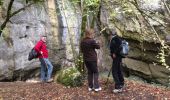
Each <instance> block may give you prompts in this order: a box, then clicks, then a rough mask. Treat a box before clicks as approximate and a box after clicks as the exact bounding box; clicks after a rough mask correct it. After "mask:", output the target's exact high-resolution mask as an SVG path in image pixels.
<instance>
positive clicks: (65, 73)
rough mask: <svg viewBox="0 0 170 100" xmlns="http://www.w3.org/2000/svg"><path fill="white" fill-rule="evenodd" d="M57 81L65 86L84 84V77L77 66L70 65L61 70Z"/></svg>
mask: <svg viewBox="0 0 170 100" xmlns="http://www.w3.org/2000/svg"><path fill="white" fill-rule="evenodd" d="M57 81H58V82H60V83H62V84H63V85H65V86H70V87H76V86H81V85H82V84H83V77H82V75H81V73H80V72H79V71H78V70H77V68H76V67H69V68H66V69H63V70H61V71H60V72H59V74H58V76H57Z"/></svg>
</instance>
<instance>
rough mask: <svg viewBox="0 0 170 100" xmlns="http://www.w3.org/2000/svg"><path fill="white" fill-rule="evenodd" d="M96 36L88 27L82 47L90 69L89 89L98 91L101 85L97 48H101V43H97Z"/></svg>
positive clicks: (86, 63)
mask: <svg viewBox="0 0 170 100" xmlns="http://www.w3.org/2000/svg"><path fill="white" fill-rule="evenodd" d="M93 38H94V30H93V29H90V28H88V29H86V31H85V37H84V38H83V40H82V41H81V44H80V49H81V52H82V53H83V60H84V62H85V65H86V68H87V71H88V90H89V91H92V90H94V91H95V92H98V91H100V90H101V87H100V86H99V81H98V77H99V72H98V66H97V53H96V51H95V49H100V45H99V43H96V41H95V40H94V39H93Z"/></svg>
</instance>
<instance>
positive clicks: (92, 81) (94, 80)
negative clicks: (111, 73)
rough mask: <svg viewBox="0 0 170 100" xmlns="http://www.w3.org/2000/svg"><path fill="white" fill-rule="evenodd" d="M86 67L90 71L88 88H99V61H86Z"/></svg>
mask: <svg viewBox="0 0 170 100" xmlns="http://www.w3.org/2000/svg"><path fill="white" fill-rule="evenodd" d="M85 65H86V67H87V70H88V86H89V88H95V89H96V88H99V82H98V77H99V72H98V67H97V61H85Z"/></svg>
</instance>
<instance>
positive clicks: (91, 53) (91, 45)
mask: <svg viewBox="0 0 170 100" xmlns="http://www.w3.org/2000/svg"><path fill="white" fill-rule="evenodd" d="M80 48H81V52H82V53H83V57H84V60H85V61H97V53H96V51H95V49H100V45H99V44H98V43H96V41H95V40H94V39H92V38H88V37H86V38H84V39H83V40H82V41H81V44H80Z"/></svg>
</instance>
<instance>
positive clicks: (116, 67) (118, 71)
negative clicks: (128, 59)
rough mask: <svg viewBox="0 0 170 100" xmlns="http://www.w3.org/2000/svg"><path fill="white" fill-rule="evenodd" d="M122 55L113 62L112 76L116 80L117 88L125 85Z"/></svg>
mask: <svg viewBox="0 0 170 100" xmlns="http://www.w3.org/2000/svg"><path fill="white" fill-rule="evenodd" d="M121 63H122V57H120V56H117V57H116V58H114V59H113V63H112V76H113V79H114V81H115V89H120V88H122V87H123V86H124V77H123V73H122V66H121Z"/></svg>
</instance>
